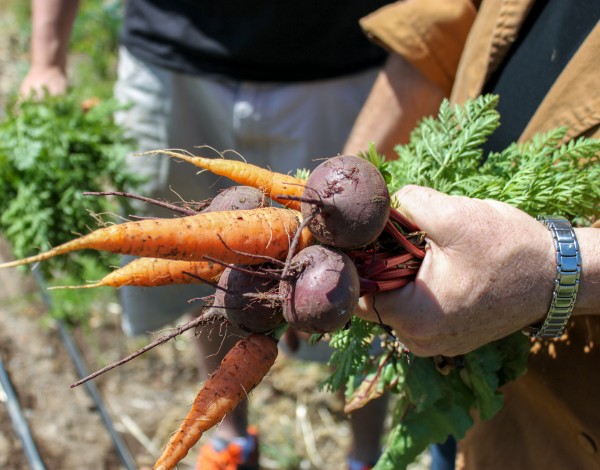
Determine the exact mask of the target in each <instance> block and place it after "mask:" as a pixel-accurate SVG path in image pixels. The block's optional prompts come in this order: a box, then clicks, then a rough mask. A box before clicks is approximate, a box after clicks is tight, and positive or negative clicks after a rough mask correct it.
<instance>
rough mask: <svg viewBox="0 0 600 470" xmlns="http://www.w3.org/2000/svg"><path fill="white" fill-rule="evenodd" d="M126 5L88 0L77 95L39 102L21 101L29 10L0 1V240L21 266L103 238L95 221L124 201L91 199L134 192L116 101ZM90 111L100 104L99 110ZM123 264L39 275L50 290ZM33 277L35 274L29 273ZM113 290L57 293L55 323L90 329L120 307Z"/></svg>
mask: <svg viewBox="0 0 600 470" xmlns="http://www.w3.org/2000/svg"><path fill="white" fill-rule="evenodd" d="M122 9H123V2H122V1H121V0H82V1H81V2H80V9H79V13H78V15H77V18H76V21H75V25H74V29H73V33H72V36H71V43H70V47H69V51H70V53H69V62H68V77H69V85H70V87H69V91H68V93H67V95H66V96H61V97H46V98H44V99H42V100H39V101H32V100H23V99H18V97H17V92H18V88H19V85H20V83H21V81H22V80H23V78H24V76H25V74H26V73H27V71H28V67H29V41H30V36H31V2H30V1H28V0H23V1H17V2H15V1H12V2H11V1H9V0H0V18H1V19H0V27H2V28H3V31H4V34H5V35H4V39H3V40H2V41H0V47H1V48H3V51H2V57H5V58H8V59H5V60H6V63H0V69H1V70H2V75H3V78H4V79H3V80H2V82H3V83H2V86H1V88H0V108H1V111H0V182H1V185H2V188H1V189H2V192H1V194H0V214H1V215H0V235H2V237H3V238H5V239H6V240H8V242H9V244H10V246H11V249H12V252H13V254H14V256H15V257H17V258H21V257H24V256H27V255H31V254H34V253H37V252H39V251H41V250H45V249H47V248H49V247H51V246H56V245H57V244H60V243H63V242H64V241H66V240H67V239H72V238H74V237H76V236H77V235H79V234H82V233H87V232H89V231H90V230H93V229H95V228H98V220H97V219H96V218H95V215H97V214H104V215H103V219H104V220H107V219H108V220H111V215H108V216H107V215H106V214H112V215H113V217H112V221H115V220H116V218H115V217H114V216H115V215H117V214H119V212H122V211H124V210H126V208H124V207H123V206H122V203H123V201H116V200H114V199H109V198H91V197H86V196H83V194H82V193H83V192H85V191H99V190H103V189H120V190H123V189H124V188H125V187H127V188H129V189H132V188H135V185H136V182H137V180H136V178H135V177H133V176H132V175H130V174H128V172H127V171H126V169H125V168H126V167H125V165H124V163H123V159H124V157H125V156H126V154H127V153H128V152H130V151H132V150H134V149H135V143H134V142H131V141H130V140H128V139H127V138H126V137H125V135H124V133H123V131H122V129H121V128H120V127H119V126H117V125H116V123H115V122H114V113H115V112H116V111H117V110H118V109H119V105H118V104H117V103H116V102H115V101H114V100H113V98H112V95H113V86H114V82H115V78H116V66H117V55H118V48H119V32H120V26H121V20H122ZM82 103H88V104H89V103H93V104H96V103H99V104H96V105H95V106H93V108H92V109H89V108H87V107H86V106H82ZM116 264H118V257H116V256H113V255H104V254H100V255H99V254H98V253H91V252H88V253H82V254H79V255H76V256H69V257H61V259H56V260H53V261H51V262H47V263H42V264H41V265H40V266H38V267H37V268H36V269H37V270H38V271H39V272H40V273H41V274H42V276H43V279H46V280H47V282H48V283H49V284H51V285H57V284H58V285H75V284H84V283H85V282H87V281H92V280H98V279H100V278H101V277H102V276H103V275H104V274H106V273H107V272H108V271H109V270H110V269H112V268H113V267H114V266H115V265H116ZM27 269H29V268H27ZM115 298H116V293H115V291H114V290H111V289H103V288H101V289H84V290H63V291H52V292H51V299H52V305H53V306H54V308H53V311H52V312H51V314H52V315H53V316H56V317H60V318H62V319H63V320H66V321H67V322H68V323H70V324H81V323H85V322H86V320H87V318H88V317H89V311H90V309H92V308H95V307H98V306H99V307H100V308H102V305H106V304H107V303H109V302H110V303H112V302H114V301H115Z"/></svg>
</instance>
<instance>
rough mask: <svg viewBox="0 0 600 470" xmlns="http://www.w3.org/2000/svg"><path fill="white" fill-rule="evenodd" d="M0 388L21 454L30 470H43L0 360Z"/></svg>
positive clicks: (27, 426) (15, 395)
mask: <svg viewBox="0 0 600 470" xmlns="http://www.w3.org/2000/svg"><path fill="white" fill-rule="evenodd" d="M0 386H1V387H2V388H3V389H4V393H5V394H6V407H7V409H8V415H9V416H10V420H11V421H12V425H13V429H14V430H15V433H16V434H17V436H18V437H19V439H20V440H21V443H22V444H23V452H24V453H25V457H26V458H27V461H28V462H29V468H31V470H45V468H46V467H45V466H44V462H43V461H42V458H41V456H40V454H39V452H38V449H37V446H36V445H35V441H34V440H33V437H32V436H31V431H30V430H29V425H28V424H27V420H26V419H25V415H24V414H23V410H22V409H21V405H20V404H19V398H18V397H17V394H16V392H15V389H14V387H13V385H12V382H11V380H10V376H9V375H8V371H7V370H6V368H5V367H4V363H3V362H2V361H1V360H0Z"/></svg>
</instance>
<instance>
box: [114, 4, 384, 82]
mask: <svg viewBox="0 0 600 470" xmlns="http://www.w3.org/2000/svg"><path fill="white" fill-rule="evenodd" d="M387 3H390V0H369V1H365V0H345V1H341V0H304V1H289V0H275V1H266V0H211V1H206V0H204V1H202V0H170V1H166V0H162V1H161V0H127V2H126V7H125V8H126V10H125V21H124V26H123V31H122V43H123V44H124V45H125V46H126V47H127V48H128V49H129V50H130V51H131V52H132V53H133V54H134V55H136V56H138V57H140V58H141V59H144V60H147V61H149V62H151V63H154V64H157V65H160V66H163V67H166V68H169V69H172V70H176V71H180V72H184V73H189V74H216V75H221V76H226V77H231V78H235V79H241V80H253V81H302V80H315V79H323V78H331V77H335V76H340V75H344V74H348V73H354V72H358V71H362V70H365V69H367V68H369V67H373V66H376V65H379V64H381V63H382V62H383V60H384V59H385V56H386V53H385V51H384V50H383V49H382V48H381V47H379V46H376V45H375V44H373V43H371V42H370V41H369V40H368V39H367V38H366V37H365V35H364V33H363V32H362V30H361V28H360V26H359V23H358V20H359V19H360V18H361V17H363V16H365V15H367V14H368V13H370V12H372V11H374V10H376V9H377V8H379V7H380V6H382V5H385V4H387Z"/></svg>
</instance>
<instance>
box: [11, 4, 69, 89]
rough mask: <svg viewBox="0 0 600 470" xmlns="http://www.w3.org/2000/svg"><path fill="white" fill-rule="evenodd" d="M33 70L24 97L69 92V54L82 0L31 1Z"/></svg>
mask: <svg viewBox="0 0 600 470" xmlns="http://www.w3.org/2000/svg"><path fill="white" fill-rule="evenodd" d="M31 6H32V30H31V42H30V68H29V72H28V73H27V75H26V76H25V78H24V80H23V82H22V84H21V94H22V95H24V96H28V95H29V94H31V93H35V94H40V93H41V92H43V90H44V88H46V89H47V90H48V92H49V93H51V94H60V93H64V92H65V91H66V89H67V70H66V69H67V54H68V45H69V39H70V37H71V31H72V29H73V23H74V21H75V17H76V15H77V10H78V8H79V0H32V5H31Z"/></svg>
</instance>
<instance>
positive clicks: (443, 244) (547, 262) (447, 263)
mask: <svg viewBox="0 0 600 470" xmlns="http://www.w3.org/2000/svg"><path fill="white" fill-rule="evenodd" d="M397 197H398V200H399V202H400V210H401V211H402V212H404V213H405V214H406V215H407V216H408V217H409V218H410V219H411V220H413V221H414V222H415V223H416V224H417V225H419V227H421V228H422V229H423V230H425V232H426V233H427V241H428V245H427V250H426V255H425V258H424V260H423V263H422V265H421V268H420V269H419V273H418V274H417V278H416V279H415V282H413V283H411V284H409V285H408V286H406V287H404V288H401V289H399V290H396V291H391V292H385V293H379V294H377V296H376V297H375V299H374V298H373V297H371V296H366V297H365V298H363V299H361V301H360V306H359V310H358V311H357V314H358V315H360V316H362V317H364V318H366V319H370V320H373V321H377V316H376V315H375V311H374V307H373V303H374V301H375V309H376V310H377V313H378V314H379V316H380V318H381V320H383V322H384V323H385V324H388V325H390V326H391V327H392V328H393V329H394V330H395V331H396V333H397V334H398V336H399V338H400V339H401V340H402V341H403V342H404V343H405V344H406V346H407V347H408V348H409V349H410V350H411V351H412V352H413V353H415V354H416V355H421V356H432V355H437V354H444V355H447V356H454V355H457V354H462V353H467V352H469V351H472V350H474V349H475V348H477V347H479V346H482V345H484V344H487V343H489V342H491V341H493V340H496V339H499V338H503V337H505V336H507V335H509V334H510V333H513V332H515V331H518V330H520V329H522V328H523V327H525V326H527V325H529V324H532V323H535V322H536V321H539V320H540V319H542V318H544V316H545V315H546V313H547V311H548V306H549V305H550V298H551V295H552V291H553V287H554V278H555V275H556V255H555V250H554V246H553V242H552V237H551V236H550V234H549V232H548V230H547V229H546V228H545V227H544V226H543V224H541V223H540V222H538V221H536V220H535V219H534V218H533V217H531V216H529V215H527V214H526V213H524V212H522V211H520V210H518V209H516V208H514V207H512V206H509V205H508V204H504V203H502V202H498V201H492V200H477V199H470V198H466V197H462V196H447V195H445V194H442V193H439V192H437V191H435V190H433V189H429V188H423V187H418V186H405V187H404V188H402V189H401V190H400V191H399V192H398V193H397ZM576 231H577V234H578V237H579V238H580V247H581V250H582V259H583V262H584V263H585V264H584V267H583V269H582V276H586V277H587V279H586V280H585V282H584V281H583V280H582V282H581V284H580V292H579V295H578V302H577V305H576V311H575V313H577V311H578V310H577V309H579V311H581V309H584V308H585V305H587V302H588V301H587V298H589V297H591V296H593V294H592V292H591V290H593V285H594V282H595V285H596V288H597V286H598V266H597V265H598V259H599V258H600V250H599V249H598V247H600V242H599V240H600V231H599V230H595V229H591V228H587V229H586V228H581V229H576ZM588 237H589V238H588ZM593 240H595V241H593ZM592 243H595V246H596V248H595V254H594V253H593V251H594V248H593V244H592ZM593 260H595V261H593ZM594 262H595V263H596V267H595V268H593V267H592V263H594ZM594 273H595V274H594ZM594 279H595V281H594ZM588 294H589V295H588ZM595 298H596V300H595V302H596V304H598V295H597V292H596V294H595ZM588 310H590V311H591V309H588Z"/></svg>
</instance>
